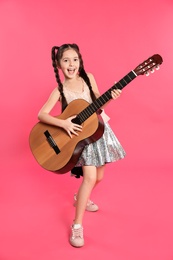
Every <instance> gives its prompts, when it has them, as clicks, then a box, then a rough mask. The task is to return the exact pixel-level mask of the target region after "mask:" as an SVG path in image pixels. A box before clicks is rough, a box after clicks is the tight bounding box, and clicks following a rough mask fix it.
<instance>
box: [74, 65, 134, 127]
mask: <svg viewBox="0 0 173 260" xmlns="http://www.w3.org/2000/svg"><path fill="white" fill-rule="evenodd" d="M136 77H137V74H136V73H135V72H134V71H133V70H132V71H131V72H129V73H128V74H127V75H126V76H125V77H123V78H122V79H121V80H120V81H119V82H117V83H116V84H114V85H113V86H112V87H111V88H110V89H108V90H107V91H106V92H105V93H104V94H103V95H101V96H100V97H99V98H97V99H96V100H95V101H94V102H93V103H91V104H90V105H89V106H87V107H86V108H85V109H84V110H82V111H81V112H80V113H79V114H78V115H77V118H78V120H79V121H80V123H83V122H84V121H85V120H87V119H88V118H89V117H90V116H91V115H92V114H94V113H95V112H97V111H98V110H99V109H100V108H101V107H102V106H103V105H104V104H106V103H107V102H108V101H109V100H110V99H111V98H112V96H111V91H112V90H113V89H120V90H122V89H123V88H124V87H125V86H127V85H128V84H129V83H130V82H131V81H132V80H133V79H135V78H136Z"/></svg>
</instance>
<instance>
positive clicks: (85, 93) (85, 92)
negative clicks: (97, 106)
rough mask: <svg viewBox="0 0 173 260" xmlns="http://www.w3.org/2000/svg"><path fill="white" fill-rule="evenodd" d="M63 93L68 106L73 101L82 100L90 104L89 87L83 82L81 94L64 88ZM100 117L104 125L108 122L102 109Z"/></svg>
mask: <svg viewBox="0 0 173 260" xmlns="http://www.w3.org/2000/svg"><path fill="white" fill-rule="evenodd" d="M63 92H64V96H65V98H66V100H67V103H68V104H69V103H70V102H71V101H73V100H75V99H84V100H86V101H87V102H88V103H90V104H91V103H92V99H91V96H90V90H89V87H88V86H87V85H86V83H85V82H83V89H82V91H81V92H77V91H72V90H70V89H69V88H67V87H66V86H63ZM101 116H102V118H103V121H104V123H106V122H108V121H109V119H110V118H109V117H108V116H107V115H106V114H105V112H104V110H103V109H102V113H101Z"/></svg>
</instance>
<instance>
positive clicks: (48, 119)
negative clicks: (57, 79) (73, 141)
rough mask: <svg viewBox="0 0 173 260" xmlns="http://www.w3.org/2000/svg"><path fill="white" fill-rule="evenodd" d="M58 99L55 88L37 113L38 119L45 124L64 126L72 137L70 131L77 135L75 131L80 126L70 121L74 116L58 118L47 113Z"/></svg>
mask: <svg viewBox="0 0 173 260" xmlns="http://www.w3.org/2000/svg"><path fill="white" fill-rule="evenodd" d="M59 99H60V92H59V90H58V89H57V88H55V89H54V90H53V91H52V93H51V94H50V96H49V98H48V100H47V101H46V103H45V104H44V105H43V107H42V108H41V109H40V111H39V113H38V119H39V120H40V121H41V122H43V123H46V124H49V125H54V126H58V127H62V128H64V130H65V131H67V133H68V135H69V136H70V137H71V138H72V133H73V134H75V135H78V133H77V131H81V129H82V126H80V125H77V124H74V123H72V121H71V120H72V119H73V118H75V117H76V116H72V117H69V118H67V119H65V120H64V119H59V118H55V117H54V116H51V115H50V114H49V113H50V111H51V110H52V109H53V107H54V106H55V104H56V103H57V102H58V101H59Z"/></svg>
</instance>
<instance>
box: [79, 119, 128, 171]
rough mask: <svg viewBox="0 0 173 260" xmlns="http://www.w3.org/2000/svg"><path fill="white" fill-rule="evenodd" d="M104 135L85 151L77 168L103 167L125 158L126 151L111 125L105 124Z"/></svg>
mask: <svg viewBox="0 0 173 260" xmlns="http://www.w3.org/2000/svg"><path fill="white" fill-rule="evenodd" d="M104 126H105V128H104V134H103V135H102V137H101V138H100V139H99V140H97V141H96V142H94V143H91V144H89V145H87V146H86V147H85V149H84V150H83V152H82V154H81V156H80V158H79V160H78V163H77V164H76V167H80V166H83V165H87V166H89V165H94V166H96V167H99V166H102V165H104V164H106V163H110V162H115V161H118V160H120V159H123V158H124V157H125V151H124V149H123V147H122V146H121V144H120V142H119V141H118V139H117V137H116V136H115V134H114V133H113V131H112V129H111V127H110V125H109V123H105V125H104Z"/></svg>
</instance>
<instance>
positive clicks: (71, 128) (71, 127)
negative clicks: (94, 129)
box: [62, 116, 82, 138]
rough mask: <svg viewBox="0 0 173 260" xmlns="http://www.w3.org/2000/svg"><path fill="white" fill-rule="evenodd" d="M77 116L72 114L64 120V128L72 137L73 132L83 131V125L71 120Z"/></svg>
mask: <svg viewBox="0 0 173 260" xmlns="http://www.w3.org/2000/svg"><path fill="white" fill-rule="evenodd" d="M75 117H76V116H71V117H69V118H67V119H66V120H63V124H62V128H64V130H65V131H66V132H67V133H68V135H69V136H70V138H72V134H74V135H79V134H78V133H77V132H81V131H82V126H81V125H78V124H74V123H73V122H72V121H71V120H72V119H73V118H75Z"/></svg>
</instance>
